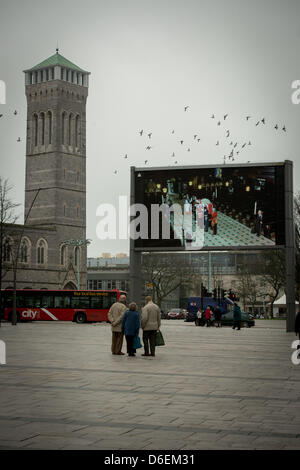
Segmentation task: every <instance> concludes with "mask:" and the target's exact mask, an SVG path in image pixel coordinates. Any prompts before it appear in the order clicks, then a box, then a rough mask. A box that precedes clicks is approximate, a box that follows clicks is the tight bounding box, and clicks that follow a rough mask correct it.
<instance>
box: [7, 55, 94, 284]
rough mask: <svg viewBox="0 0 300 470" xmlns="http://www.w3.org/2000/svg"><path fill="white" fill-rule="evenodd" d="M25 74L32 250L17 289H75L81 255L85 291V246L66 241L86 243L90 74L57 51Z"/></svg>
mask: <svg viewBox="0 0 300 470" xmlns="http://www.w3.org/2000/svg"><path fill="white" fill-rule="evenodd" d="M24 73H25V92H26V98H27V129H26V134H27V138H26V176H25V221H26V226H25V227H24V228H23V231H24V237H26V239H27V242H26V243H28V250H29V251H28V257H27V261H26V262H25V263H20V269H19V273H18V287H19V288H24V287H26V286H28V287H31V288H42V287H46V288H49V289H50V288H58V289H60V288H64V287H66V286H67V287H73V288H76V287H77V277H78V276H77V271H78V269H77V268H78V265H77V261H78V256H79V271H80V288H81V289H83V288H86V247H85V246H81V247H80V248H79V250H78V249H77V250H76V248H75V247H74V246H71V245H67V244H66V245H64V243H63V242H64V241H66V240H70V239H75V240H76V239H82V240H85V238H86V101H87V96H88V82H89V72H87V71H85V70H83V69H81V68H80V67H78V66H77V65H75V64H73V63H72V62H70V61H69V60H67V59H66V58H65V57H63V56H62V55H60V54H59V52H58V49H57V50H56V54H54V55H52V56H51V57H49V58H48V59H46V60H45V61H43V62H41V63H40V64H38V65H36V66H35V67H32V68H31V69H28V70H25V71H24ZM35 197H36V199H35V201H34V204H33V205H32V201H33V200H34V198H35ZM31 205H32V207H31ZM30 208H31V210H30ZM29 211H30V213H29V215H28V217H27V214H28V212H29ZM26 218H27V220H26ZM20 227H21V226H20ZM19 230H21V228H20V229H19ZM24 259H25V258H24ZM9 282H10V281H9V280H8V284H9Z"/></svg>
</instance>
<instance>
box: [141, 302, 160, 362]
mask: <svg viewBox="0 0 300 470" xmlns="http://www.w3.org/2000/svg"><path fill="white" fill-rule="evenodd" d="M160 325H161V312H160V308H159V306H158V305H156V304H155V303H153V302H152V298H151V297H150V296H149V295H148V296H147V297H146V305H145V307H143V309H142V320H141V326H142V330H143V343H144V350H145V351H144V354H142V356H155V340H156V332H157V330H159V327H160ZM149 346H150V353H151V354H150V353H149Z"/></svg>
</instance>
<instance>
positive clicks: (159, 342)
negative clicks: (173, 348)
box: [155, 330, 165, 346]
mask: <svg viewBox="0 0 300 470" xmlns="http://www.w3.org/2000/svg"><path fill="white" fill-rule="evenodd" d="M164 345H165V341H164V337H163V335H162V332H161V331H160V330H158V331H157V332H156V337H155V346H164Z"/></svg>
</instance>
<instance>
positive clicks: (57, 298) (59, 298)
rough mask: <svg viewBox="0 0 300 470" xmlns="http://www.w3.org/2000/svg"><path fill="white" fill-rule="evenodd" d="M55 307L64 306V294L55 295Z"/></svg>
mask: <svg viewBox="0 0 300 470" xmlns="http://www.w3.org/2000/svg"><path fill="white" fill-rule="evenodd" d="M54 308H64V296H63V295H55V296H54Z"/></svg>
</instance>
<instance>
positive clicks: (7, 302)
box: [4, 292, 13, 307]
mask: <svg viewBox="0 0 300 470" xmlns="http://www.w3.org/2000/svg"><path fill="white" fill-rule="evenodd" d="M12 306H13V295H12V294H11V293H10V292H9V293H8V292H5V294H4V307H12Z"/></svg>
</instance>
